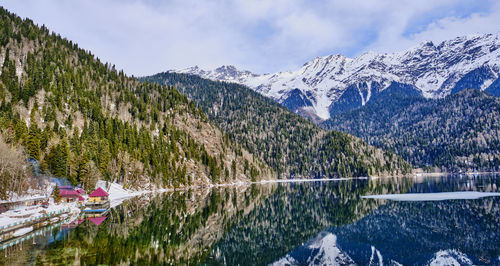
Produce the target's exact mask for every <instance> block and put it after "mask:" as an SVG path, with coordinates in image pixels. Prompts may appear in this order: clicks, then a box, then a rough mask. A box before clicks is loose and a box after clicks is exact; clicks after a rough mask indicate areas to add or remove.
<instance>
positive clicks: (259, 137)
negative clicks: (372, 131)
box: [142, 72, 411, 177]
mask: <svg viewBox="0 0 500 266" xmlns="http://www.w3.org/2000/svg"><path fill="white" fill-rule="evenodd" d="M142 80H147V81H150V82H156V83H159V84H162V85H168V86H176V87H178V88H179V90H180V91H181V92H182V93H185V94H186V95H187V96H188V97H189V98H190V99H192V100H193V101H194V102H196V104H197V105H198V106H200V107H201V108H202V109H203V110H204V111H205V112H206V113H207V114H208V116H209V118H210V119H211V120H212V121H214V123H215V124H216V125H218V126H219V127H220V128H221V129H223V130H224V131H226V132H227V133H228V135H229V138H230V139H231V140H233V141H236V142H237V143H239V144H241V145H242V146H243V147H244V148H246V149H247V150H248V151H250V152H251V153H253V154H254V155H256V156H258V157H259V158H260V159H262V160H263V161H265V162H266V163H267V164H268V165H269V166H270V167H272V168H273V169H274V170H275V171H276V173H277V174H278V176H280V177H289V176H292V177H297V176H304V177H310V176H314V177H320V176H328V177H334V176H367V175H384V174H401V173H408V172H409V171H411V167H410V166H409V165H408V164H407V163H406V162H405V161H403V160H402V159H401V158H400V157H398V156H395V155H394V154H392V153H390V152H384V151H382V150H380V149H376V148H374V147H372V146H370V145H367V144H366V143H365V142H363V141H361V140H360V139H357V138H355V137H352V136H350V135H348V134H346V133H341V132H337V131H326V130H323V129H321V128H319V127H318V126H316V125H314V124H313V123H312V122H310V121H308V120H306V119H304V118H301V117H300V116H298V115H296V114H293V113H291V112H289V111H288V110H287V109H285V108H284V107H282V106H280V105H279V104H278V103H276V102H274V101H272V100H271V99H268V98H266V97H264V96H262V95H260V94H258V93H257V92H254V91H252V90H250V89H249V88H247V87H245V86H242V85H238V84H234V83H226V82H216V81H211V80H208V79H203V78H200V77H198V76H195V75H189V74H177V73H170V72H165V73H159V74H156V75H154V76H150V77H145V78H143V79H142Z"/></svg>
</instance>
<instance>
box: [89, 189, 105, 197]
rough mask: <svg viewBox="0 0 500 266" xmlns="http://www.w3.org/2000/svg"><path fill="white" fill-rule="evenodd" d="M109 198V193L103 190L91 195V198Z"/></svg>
mask: <svg viewBox="0 0 500 266" xmlns="http://www.w3.org/2000/svg"><path fill="white" fill-rule="evenodd" d="M107 196H109V194H108V192H106V191H104V189H102V188H100V187H99V188H97V189H96V190H94V192H92V193H90V194H89V197H107Z"/></svg>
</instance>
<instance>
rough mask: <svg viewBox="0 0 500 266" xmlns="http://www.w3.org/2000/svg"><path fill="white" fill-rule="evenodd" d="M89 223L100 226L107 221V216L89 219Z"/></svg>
mask: <svg viewBox="0 0 500 266" xmlns="http://www.w3.org/2000/svg"><path fill="white" fill-rule="evenodd" d="M88 219H89V221H91V222H93V223H94V224H95V225H100V224H101V223H102V222H104V220H106V216H101V217H89V218H88Z"/></svg>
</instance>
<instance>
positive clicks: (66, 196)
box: [59, 189, 80, 202]
mask: <svg viewBox="0 0 500 266" xmlns="http://www.w3.org/2000/svg"><path fill="white" fill-rule="evenodd" d="M59 196H61V200H63V201H65V202H74V201H76V200H78V197H79V196H80V194H78V192H76V190H74V189H59Z"/></svg>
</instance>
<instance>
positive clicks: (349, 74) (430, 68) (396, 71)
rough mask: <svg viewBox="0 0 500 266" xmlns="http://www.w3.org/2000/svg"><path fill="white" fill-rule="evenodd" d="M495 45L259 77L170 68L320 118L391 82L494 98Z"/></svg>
mask: <svg viewBox="0 0 500 266" xmlns="http://www.w3.org/2000/svg"><path fill="white" fill-rule="evenodd" d="M499 47H500V34H498V33H497V34H486V35H472V36H466V37H458V38H455V39H452V40H447V41H444V42H441V43H439V44H437V45H435V44H434V43H432V42H423V43H421V44H420V45H417V46H415V47H413V48H410V49H408V50H406V51H402V52H397V53H392V54H376V53H373V52H368V53H364V54H362V55H360V56H358V57H355V58H347V57H345V56H342V55H330V56H325V57H317V58H315V59H313V60H312V61H310V62H307V63H306V64H304V65H303V66H302V68H300V69H298V70H295V71H287V72H278V73H270V74H263V75H258V74H254V73H251V72H250V71H241V70H238V69H236V68H235V67H234V66H222V67H219V68H217V69H214V70H208V71H207V70H202V69H200V68H199V67H191V68H187V69H182V70H173V71H172V72H178V73H189V74H196V75H199V76H201V77H204V78H208V79H212V80H219V81H227V82H236V83H240V84H244V85H247V86H248V87H250V88H252V89H254V90H255V91H257V92H259V93H261V94H263V95H265V96H267V97H270V98H272V99H274V100H276V101H278V102H279V103H281V104H283V105H284V106H286V107H287V108H289V109H290V110H292V111H294V112H296V113H300V114H302V115H304V116H307V117H311V118H313V120H325V119H328V118H330V117H331V116H333V115H336V114H338V113H342V112H346V111H349V110H352V109H354V108H357V107H360V106H363V105H365V104H366V103H367V102H368V101H370V100H371V99H372V98H373V97H374V96H375V95H377V94H378V93H379V92H381V91H383V90H385V89H386V88H387V87H389V86H390V85H391V84H392V83H394V82H396V83H399V84H405V85H406V86H410V87H413V88H414V89H415V90H417V91H419V92H420V93H421V94H422V95H423V96H424V97H426V98H442V97H444V96H446V95H449V94H452V93H456V92H459V91H460V90H462V89H465V88H470V87H472V88H476V89H480V90H485V91H486V92H488V93H490V94H493V95H496V96H498V95H500V92H499V91H500V90H499V87H500V85H499V84H500V81H499V80H498V77H499V73H500V49H498V48H499Z"/></svg>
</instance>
